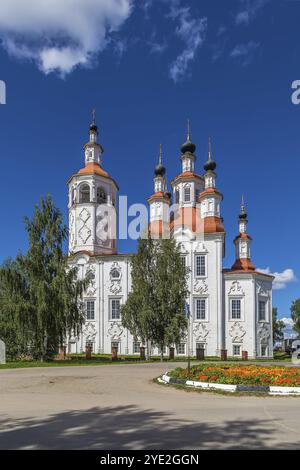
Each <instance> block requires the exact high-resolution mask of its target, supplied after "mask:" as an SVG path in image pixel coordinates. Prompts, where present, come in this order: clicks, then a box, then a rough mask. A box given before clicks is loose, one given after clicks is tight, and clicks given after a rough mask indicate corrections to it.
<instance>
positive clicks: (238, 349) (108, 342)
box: [67, 118, 273, 358]
mask: <svg viewBox="0 0 300 470" xmlns="http://www.w3.org/2000/svg"><path fill="white" fill-rule="evenodd" d="M98 137H99V136H98V127H97V125H96V122H95V118H93V122H92V123H91V125H90V129H89V141H88V142H87V143H86V144H85V146H84V166H83V168H81V169H80V170H79V171H77V172H76V173H75V174H73V175H72V176H71V177H70V179H69V181H68V188H69V203H68V211H69V264H70V266H76V267H77V268H78V276H80V277H84V276H88V278H89V281H90V282H89V287H88V288H87V289H86V292H85V297H84V305H85V315H86V320H85V323H84V325H83V328H82V332H81V334H80V336H79V337H70V338H68V342H67V351H68V352H69V353H80V352H84V351H85V350H86V348H87V346H89V347H90V348H92V351H93V352H94V353H100V354H111V351H112V347H117V348H118V353H119V354H137V355H138V354H139V353H140V346H142V345H141V343H140V342H139V341H138V338H133V337H132V335H131V334H130V332H129V331H128V330H127V329H125V328H124V327H123V326H122V321H121V306H122V305H123V304H124V303H125V302H126V299H127V296H128V293H129V292H130V289H131V258H132V254H122V253H118V249H117V222H116V219H117V216H116V213H117V206H118V204H117V202H118V199H117V198H118V191H119V187H118V184H117V182H116V180H115V179H114V177H112V176H110V175H109V174H108V173H107V172H106V171H105V169H104V165H103V147H102V145H101V144H100V143H99V142H98ZM195 152H196V146H195V144H194V143H192V141H191V136H190V131H189V126H188V132H187V138H186V142H185V143H184V144H183V145H182V146H181V155H180V158H179V166H180V167H181V168H179V174H178V175H177V176H175V177H174V179H173V180H172V181H171V187H172V193H170V192H168V190H167V180H166V169H165V167H164V165H163V161H162V151H160V156H159V161H158V164H157V166H156V167H155V170H154V191H153V194H152V195H151V196H150V197H149V199H148V201H147V202H148V205H149V213H150V220H149V221H148V222H149V225H148V226H149V232H150V233H151V236H153V237H164V236H170V237H173V238H175V239H176V241H177V242H178V244H179V247H180V252H181V257H182V263H184V265H185V266H186V267H187V271H188V286H189V292H190V293H189V298H188V299H187V305H188V310H189V322H188V324H189V326H188V331H187V332H186V336H185V337H183V338H182V342H181V343H180V344H176V345H173V346H174V347H175V354H176V355H177V356H180V355H182V356H186V355H187V354H190V355H191V356H196V355H197V350H199V349H202V350H204V354H205V356H221V355H222V354H224V352H225V354H226V353H227V355H228V357H237V358H238V357H242V355H245V354H246V355H248V357H249V358H270V357H273V338H272V281H273V277H272V276H270V275H267V274H263V273H260V272H258V271H256V269H255V267H254V265H253V264H252V261H251V251H250V250H251V242H252V239H251V236H250V235H249V234H248V230H247V222H248V221H247V214H246V210H245V205H244V201H243V200H242V204H241V209H240V213H239V216H238V227H237V236H236V237H235V239H234V245H235V260H234V262H233V264H232V266H231V268H225V267H224V266H223V259H224V255H225V237H226V233H225V229H224V221H223V218H222V216H221V202H222V199H223V195H222V193H221V192H220V191H219V190H218V189H217V186H216V176H217V175H216V172H215V170H216V166H217V165H216V162H215V161H214V159H213V155H212V150H211V144H210V143H209V150H208V159H207V161H206V163H205V164H204V167H203V169H204V172H198V171H199V170H198V169H197V166H196V154H195ZM116 167H117V165H116ZM113 176H116V175H113ZM110 213H113V214H115V216H110ZM151 352H152V354H153V355H156V354H159V353H160V351H159V350H158V348H157V347H156V346H155V345H153V347H152V351H151ZM164 353H165V354H168V350H166V351H164Z"/></svg>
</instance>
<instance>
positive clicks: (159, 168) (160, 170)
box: [154, 144, 166, 176]
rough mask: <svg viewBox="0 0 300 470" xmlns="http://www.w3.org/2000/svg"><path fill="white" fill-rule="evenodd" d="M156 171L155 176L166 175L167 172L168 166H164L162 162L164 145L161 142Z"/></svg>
mask: <svg viewBox="0 0 300 470" xmlns="http://www.w3.org/2000/svg"><path fill="white" fill-rule="evenodd" d="M154 173H155V176H164V175H165V173H166V168H165V167H164V166H163V163H162V145H161V144H160V147H159V160H158V165H156V167H155V170H154Z"/></svg>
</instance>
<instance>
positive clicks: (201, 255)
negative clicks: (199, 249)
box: [194, 253, 207, 279]
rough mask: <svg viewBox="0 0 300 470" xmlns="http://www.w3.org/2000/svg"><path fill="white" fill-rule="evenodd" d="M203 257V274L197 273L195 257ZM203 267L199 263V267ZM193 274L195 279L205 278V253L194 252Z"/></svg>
mask: <svg viewBox="0 0 300 470" xmlns="http://www.w3.org/2000/svg"><path fill="white" fill-rule="evenodd" d="M198 258H203V259H204V274H198V273H197V272H198V271H197V259H198ZM201 267H202V268H203V265H202V266H201V265H200V268H201ZM194 275H195V278H196V279H203V278H207V255H206V253H195V256H194Z"/></svg>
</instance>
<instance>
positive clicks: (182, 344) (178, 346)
mask: <svg viewBox="0 0 300 470" xmlns="http://www.w3.org/2000/svg"><path fill="white" fill-rule="evenodd" d="M181 346H183V347H184V352H180V347H181ZM176 352H177V355H178V356H185V355H186V343H179V344H177V345H176Z"/></svg>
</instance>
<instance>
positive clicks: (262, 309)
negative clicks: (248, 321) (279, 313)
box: [258, 300, 266, 321]
mask: <svg viewBox="0 0 300 470" xmlns="http://www.w3.org/2000/svg"><path fill="white" fill-rule="evenodd" d="M258 320H259V321H265V320H266V302H264V301H263V300H260V301H259V302H258Z"/></svg>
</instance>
